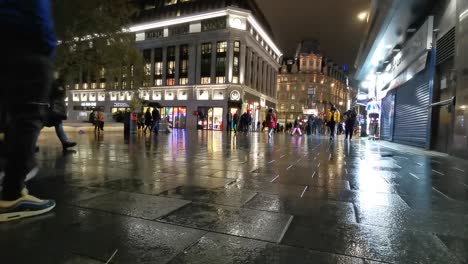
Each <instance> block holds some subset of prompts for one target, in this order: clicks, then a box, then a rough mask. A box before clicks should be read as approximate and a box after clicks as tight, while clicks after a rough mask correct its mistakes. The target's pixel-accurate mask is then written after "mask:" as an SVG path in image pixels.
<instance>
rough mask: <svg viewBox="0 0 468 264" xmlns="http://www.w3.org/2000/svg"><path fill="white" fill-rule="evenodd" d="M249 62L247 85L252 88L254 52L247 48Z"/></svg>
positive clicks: (247, 62) (246, 73)
mask: <svg viewBox="0 0 468 264" xmlns="http://www.w3.org/2000/svg"><path fill="white" fill-rule="evenodd" d="M246 52H247V61H246V62H245V67H246V68H245V85H247V86H252V82H251V81H250V80H251V78H252V60H253V58H252V50H251V49H250V48H249V47H247V51H246Z"/></svg>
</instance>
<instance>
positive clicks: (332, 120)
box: [327, 103, 340, 140]
mask: <svg viewBox="0 0 468 264" xmlns="http://www.w3.org/2000/svg"><path fill="white" fill-rule="evenodd" d="M337 122H338V123H339V122H340V112H339V111H338V109H336V107H335V105H333V104H332V103H330V108H329V109H327V125H328V127H329V128H330V140H333V139H334V138H335V130H336V123H337Z"/></svg>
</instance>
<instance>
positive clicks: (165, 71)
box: [162, 47, 167, 85]
mask: <svg viewBox="0 0 468 264" xmlns="http://www.w3.org/2000/svg"><path fill="white" fill-rule="evenodd" d="M162 53H163V54H162V55H163V56H162V59H163V68H162V84H163V85H167V47H162Z"/></svg>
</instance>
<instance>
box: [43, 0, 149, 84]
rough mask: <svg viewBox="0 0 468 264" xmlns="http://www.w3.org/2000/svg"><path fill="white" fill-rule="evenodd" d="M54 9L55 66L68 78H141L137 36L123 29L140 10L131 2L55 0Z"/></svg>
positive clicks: (118, 0)
mask: <svg viewBox="0 0 468 264" xmlns="http://www.w3.org/2000/svg"><path fill="white" fill-rule="evenodd" d="M52 7H53V12H54V18H55V25H56V33H57V38H58V39H59V41H60V44H59V46H58V51H57V59H56V67H57V69H58V70H59V71H60V72H62V73H63V74H64V75H65V77H66V78H67V79H69V80H70V81H72V82H76V81H77V80H78V81H83V82H92V81H94V80H95V79H102V78H105V77H107V78H114V79H116V80H117V79H118V80H119V81H120V80H121V79H122V78H126V76H128V75H129V74H131V75H133V74H135V77H136V78H137V79H138V75H139V74H137V73H138V72H139V71H138V69H139V67H138V66H139V65H141V64H142V62H141V61H142V59H141V54H140V52H139V51H138V50H137V49H136V47H135V38H134V34H131V33H126V32H124V30H123V29H124V28H125V27H128V25H129V24H130V23H131V18H132V17H133V16H134V15H135V14H136V11H137V9H136V8H135V6H134V5H133V2H132V1H129V0H66V1H64V0H52ZM130 65H135V66H136V67H135V71H134V69H133V68H132V69H130V67H129V66H130ZM104 69H105V70H104ZM104 75H105V77H104ZM91 79H92V80H91ZM107 81H108V82H109V79H107ZM112 81H114V80H112Z"/></svg>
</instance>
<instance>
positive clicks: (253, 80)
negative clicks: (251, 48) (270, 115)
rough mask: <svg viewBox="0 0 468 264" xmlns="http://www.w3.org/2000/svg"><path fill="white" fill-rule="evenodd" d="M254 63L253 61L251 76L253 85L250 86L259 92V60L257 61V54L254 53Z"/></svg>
mask: <svg viewBox="0 0 468 264" xmlns="http://www.w3.org/2000/svg"><path fill="white" fill-rule="evenodd" d="M252 61H253V67H252V71H251V74H252V79H251V80H252V83H251V84H250V86H251V88H252V89H254V90H257V91H258V85H257V84H258V82H257V69H258V67H257V63H258V60H257V54H255V53H253V54H252Z"/></svg>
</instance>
